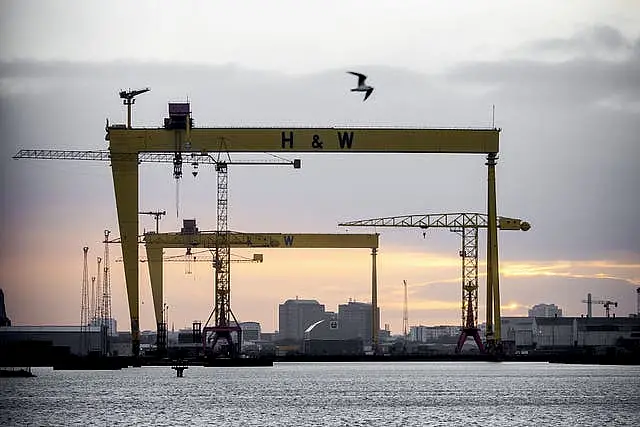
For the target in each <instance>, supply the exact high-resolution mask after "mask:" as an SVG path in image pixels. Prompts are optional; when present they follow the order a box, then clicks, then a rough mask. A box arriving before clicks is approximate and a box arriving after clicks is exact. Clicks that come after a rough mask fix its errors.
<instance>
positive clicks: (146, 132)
mask: <svg viewBox="0 0 640 427" xmlns="http://www.w3.org/2000/svg"><path fill="white" fill-rule="evenodd" d="M499 132H500V131H499V130H498V129H396V128H295V127H290V128H287V127H282V128H193V129H190V131H189V134H188V135H187V131H186V130H166V129H163V128H157V129H123V128H113V127H112V128H109V129H108V135H107V138H108V139H109V141H110V149H111V151H112V152H118V153H139V152H174V151H175V150H176V140H178V141H180V142H179V145H180V146H179V147H178V148H179V149H180V150H183V151H185V152H186V151H189V150H192V151H195V152H201V151H204V152H212V151H213V152H217V151H218V150H220V149H221V148H222V149H223V150H224V151H229V152H283V151H284V152H287V151H288V152H340V153H342V152H359V153H381V152H386V153H467V154H474V153H475V154H484V153H497V152H498V140H499ZM187 141H188V142H189V143H190V145H187Z"/></svg>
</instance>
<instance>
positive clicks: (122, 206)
mask: <svg viewBox="0 0 640 427" xmlns="http://www.w3.org/2000/svg"><path fill="white" fill-rule="evenodd" d="M111 173H112V174H113V186H114V190H115V191H114V192H115V196H116V210H117V212H118V225H119V227H120V239H121V246H122V261H123V264H124V275H125V281H126V284H127V300H128V302H129V317H130V319H131V347H132V348H131V351H132V353H133V356H134V357H135V358H138V357H139V356H140V314H139V306H138V301H139V283H138V162H137V160H136V159H135V158H134V159H132V158H131V156H130V155H128V156H122V158H119V156H118V155H117V153H112V158H111Z"/></svg>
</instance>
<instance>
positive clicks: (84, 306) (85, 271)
mask: <svg viewBox="0 0 640 427" xmlns="http://www.w3.org/2000/svg"><path fill="white" fill-rule="evenodd" d="M82 252H83V258H84V265H83V268H82V302H81V303H80V341H81V342H80V353H81V354H84V353H85V352H87V351H88V350H89V329H88V328H89V267H88V265H87V254H88V253H89V247H88V246H85V247H83V248H82Z"/></svg>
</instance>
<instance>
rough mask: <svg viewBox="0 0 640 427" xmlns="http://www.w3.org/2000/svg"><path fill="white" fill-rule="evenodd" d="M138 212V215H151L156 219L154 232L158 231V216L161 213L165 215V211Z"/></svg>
mask: <svg viewBox="0 0 640 427" xmlns="http://www.w3.org/2000/svg"><path fill="white" fill-rule="evenodd" d="M138 214H140V215H152V216H153V217H154V218H155V220H156V233H159V232H160V231H159V230H160V225H159V221H160V217H161V216H162V215H166V214H167V211H146V212H138Z"/></svg>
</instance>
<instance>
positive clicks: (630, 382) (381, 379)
mask: <svg viewBox="0 0 640 427" xmlns="http://www.w3.org/2000/svg"><path fill="white" fill-rule="evenodd" d="M32 372H33V373H35V374H36V375H37V377H36V378H0V425H2V426H14V425H15V426H20V425H38V426H71V425H77V426H91V425H95V426H199V425H208V426H222V425H224V426H640V366H598V365H560V364H548V363H492V362H377V363H376V362H363V363H355V362H349V363H276V364H274V366H273V367H250V368H205V367H198V366H191V367H189V369H187V370H186V371H185V372H184V377H183V378H177V377H176V374H175V371H173V370H172V369H171V368H170V367H142V368H127V369H123V370H121V371H54V370H52V369H50V368H33V369H32Z"/></svg>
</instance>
